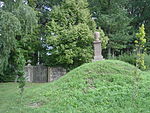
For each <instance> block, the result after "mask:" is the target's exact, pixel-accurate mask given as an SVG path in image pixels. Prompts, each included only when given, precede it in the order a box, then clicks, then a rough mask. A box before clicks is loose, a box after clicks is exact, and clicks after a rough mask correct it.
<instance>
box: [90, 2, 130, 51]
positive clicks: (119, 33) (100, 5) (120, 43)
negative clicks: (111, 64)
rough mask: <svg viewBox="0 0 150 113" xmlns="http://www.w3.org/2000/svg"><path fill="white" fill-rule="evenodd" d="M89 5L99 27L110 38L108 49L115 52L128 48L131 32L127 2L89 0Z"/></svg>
mask: <svg viewBox="0 0 150 113" xmlns="http://www.w3.org/2000/svg"><path fill="white" fill-rule="evenodd" d="M89 3H90V9H91V12H92V14H93V17H95V18H96V19H95V20H96V24H97V26H98V27H99V26H100V27H101V28H102V29H103V30H104V32H105V33H106V35H107V36H108V37H109V43H108V48H111V49H113V50H115V51H118V50H121V49H124V48H127V43H128V41H129V40H130V35H129V31H130V32H131V30H130V29H131V27H130V22H131V18H129V17H128V12H127V10H126V7H125V6H126V4H127V3H128V2H127V0H89Z"/></svg>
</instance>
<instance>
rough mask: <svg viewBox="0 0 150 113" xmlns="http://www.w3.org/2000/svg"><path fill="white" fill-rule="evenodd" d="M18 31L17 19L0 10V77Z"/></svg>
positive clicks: (19, 27)
mask: <svg viewBox="0 0 150 113" xmlns="http://www.w3.org/2000/svg"><path fill="white" fill-rule="evenodd" d="M20 29H21V24H20V21H19V20H18V18H16V17H15V16H14V15H13V14H12V13H9V12H5V11H3V10H0V75H2V74H3V71H4V69H6V67H7V64H8V58H9V55H10V52H11V51H12V50H13V49H14V48H15V47H16V39H15V37H16V35H17V34H19V32H20ZM0 79H1V77H0Z"/></svg>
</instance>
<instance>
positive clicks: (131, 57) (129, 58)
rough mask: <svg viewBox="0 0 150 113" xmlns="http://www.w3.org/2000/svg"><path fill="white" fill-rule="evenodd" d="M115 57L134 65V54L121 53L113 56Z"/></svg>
mask: <svg viewBox="0 0 150 113" xmlns="http://www.w3.org/2000/svg"><path fill="white" fill-rule="evenodd" d="M115 59H117V60H120V61H124V62H127V63H129V64H132V65H136V54H130V55H129V54H123V55H119V56H117V57H115Z"/></svg>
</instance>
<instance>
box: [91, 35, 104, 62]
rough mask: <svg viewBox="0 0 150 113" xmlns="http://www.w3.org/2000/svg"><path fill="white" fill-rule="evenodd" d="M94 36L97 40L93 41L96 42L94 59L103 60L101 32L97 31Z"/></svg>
mask: <svg viewBox="0 0 150 113" xmlns="http://www.w3.org/2000/svg"><path fill="white" fill-rule="evenodd" d="M94 37H95V41H94V42H93V43H94V60H93V61H100V60H103V56H102V47H101V41H100V40H99V38H100V33H99V32H95V33H94Z"/></svg>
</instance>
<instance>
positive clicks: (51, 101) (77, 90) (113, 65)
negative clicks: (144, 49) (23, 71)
mask: <svg viewBox="0 0 150 113" xmlns="http://www.w3.org/2000/svg"><path fill="white" fill-rule="evenodd" d="M135 70H137V71H138V73H140V75H139V76H135ZM135 78H136V79H135ZM19 97H20V96H19V92H18V88H17V84H15V83H4V84H0V113H19V112H22V113H150V71H147V72H141V71H140V70H138V69H136V68H135V67H134V66H132V65H130V64H127V63H124V62H121V61H114V60H104V61H101V62H93V63H87V64H84V65H82V66H80V67H78V68H76V69H74V70H73V71H71V72H69V73H68V74H67V75H65V76H64V77H62V78H60V79H59V80H57V81H54V82H52V83H45V84H31V83H28V84H27V85H26V88H25V92H24V95H23V100H22V104H20V98H19Z"/></svg>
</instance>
